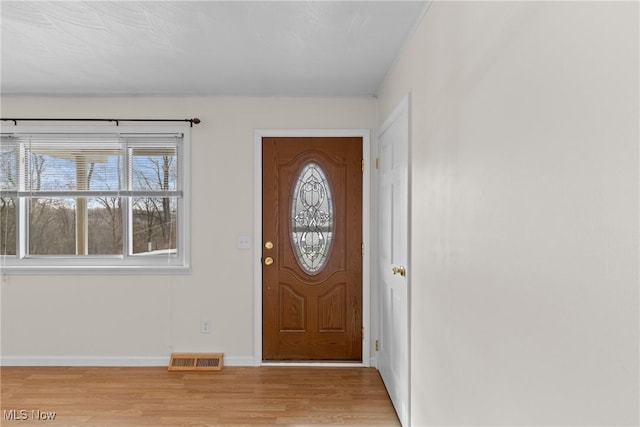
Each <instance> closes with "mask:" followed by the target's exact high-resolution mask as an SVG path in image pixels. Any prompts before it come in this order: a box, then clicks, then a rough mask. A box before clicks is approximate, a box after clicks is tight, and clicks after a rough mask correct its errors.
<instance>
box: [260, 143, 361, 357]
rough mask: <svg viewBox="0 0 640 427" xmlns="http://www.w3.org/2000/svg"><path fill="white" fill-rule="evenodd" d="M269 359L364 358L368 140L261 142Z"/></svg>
mask: <svg viewBox="0 0 640 427" xmlns="http://www.w3.org/2000/svg"><path fill="white" fill-rule="evenodd" d="M262 150H263V151H262V171H263V175H262V200H263V202H262V218H263V219H262V237H263V239H262V356H263V359H264V360H333V361H336V360H344V361H361V360H362V242H363V241H362V138H359V137H339V138H334V137H331V138H316V137H313V138H289V137H287V138H263V139H262Z"/></svg>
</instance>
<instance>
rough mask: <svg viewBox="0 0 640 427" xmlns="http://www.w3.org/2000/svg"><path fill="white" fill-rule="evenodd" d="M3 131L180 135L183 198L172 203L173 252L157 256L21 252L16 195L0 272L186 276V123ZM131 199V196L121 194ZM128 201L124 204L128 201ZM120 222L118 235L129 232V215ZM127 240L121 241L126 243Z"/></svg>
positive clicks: (22, 221) (22, 223) (24, 230)
mask: <svg viewBox="0 0 640 427" xmlns="http://www.w3.org/2000/svg"><path fill="white" fill-rule="evenodd" d="M1 131H2V133H16V134H30V133H31V134H34V133H50V134H52V133H63V134H74V133H78V134H90V133H100V134H105V133H115V134H172V133H173V134H179V133H182V134H183V135H184V138H183V141H182V143H181V144H180V145H179V147H178V155H177V161H178V165H177V166H178V168H179V170H180V171H181V172H180V175H179V176H180V178H179V179H180V180H181V185H180V184H179V185H180V186H181V190H182V197H178V201H177V212H178V215H177V225H176V227H177V230H176V232H177V233H176V234H177V238H176V248H177V250H176V254H157V255H149V254H144V255H139V254H138V255H128V254H127V253H123V254H122V255H68V256H67V255H47V256H35V255H32V256H26V254H25V250H24V248H25V247H26V242H27V241H28V240H27V239H28V218H27V211H26V203H27V198H25V197H22V198H20V197H18V201H17V213H16V239H17V240H18V248H17V251H16V252H17V253H16V255H0V270H1V271H2V274H56V273H58V274H74V273H77V274H94V273H95V274H102V273H105V274H113V273H122V274H189V273H190V272H191V174H190V169H191V168H190V164H191V128H190V126H189V125H187V124H184V125H182V124H181V125H175V124H167V125H164V124H163V125H136V126H126V125H120V126H114V125H97V126H73V125H60V126H22V125H14V126H10V125H4V124H3V125H2V127H1ZM125 198H126V199H130V197H125ZM126 204H127V205H128V204H129V202H128V201H127V202H126ZM126 219H127V221H125V222H129V223H128V224H123V231H122V233H123V239H126V240H127V242H128V241H129V239H130V235H131V224H130V221H131V217H130V216H129V214H127V216H126ZM128 246H129V243H127V244H126V247H128Z"/></svg>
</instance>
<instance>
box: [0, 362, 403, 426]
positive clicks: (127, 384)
mask: <svg viewBox="0 0 640 427" xmlns="http://www.w3.org/2000/svg"><path fill="white" fill-rule="evenodd" d="M0 380H1V383H0V390H1V394H0V408H1V409H2V418H0V425H2V426H14V425H15V426H32V425H33V426H47V427H48V426H51V427H54V426H65V427H73V426H83V427H84V426H89V427H97V426H104V427H107V426H109V427H110V426H114V427H119V426H132V427H133V426H191V427H196V426H225V425H233V426H238V425H247V426H293V425H327V426H331V425H348V426H398V425H400V424H399V422H398V418H397V416H396V414H395V411H394V409H393V406H392V404H391V401H390V400H389V396H388V395H387V392H386V390H385V388H384V385H383V384H382V380H381V378H380V375H379V374H378V371H376V370H375V369H372V368H371V369H370V368H324V367H317V368H316V367H310V368H306V367H260V368H250V367H226V368H224V369H223V370H222V371H219V372H169V371H167V370H166V368H92V367H2V368H0ZM38 410H39V411H41V414H44V415H41V416H44V417H47V416H49V417H50V413H52V412H54V413H55V419H53V420H51V419H48V420H37V419H35V417H36V416H37V412H35V411H38ZM11 418H13V419H11ZM20 418H26V419H20Z"/></svg>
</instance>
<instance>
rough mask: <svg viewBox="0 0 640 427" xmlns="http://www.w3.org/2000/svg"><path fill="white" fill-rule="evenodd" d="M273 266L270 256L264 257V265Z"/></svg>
mask: <svg viewBox="0 0 640 427" xmlns="http://www.w3.org/2000/svg"><path fill="white" fill-rule="evenodd" d="M271 264H273V258H271V257H270V256H268V257H266V258H265V259H264V265H271Z"/></svg>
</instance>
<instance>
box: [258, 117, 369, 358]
mask: <svg viewBox="0 0 640 427" xmlns="http://www.w3.org/2000/svg"><path fill="white" fill-rule="evenodd" d="M264 137H359V138H362V158H363V159H364V160H365V164H364V172H363V174H362V239H363V240H362V241H363V244H364V252H363V256H362V327H363V328H364V334H363V339H362V362H361V363H314V362H309V363H298V362H295V363H290V362H282V363H280V362H279V363H263V361H262V263H261V261H260V259H261V257H262V138H264ZM370 153H371V141H370V130H369V129H256V130H255V132H254V168H253V171H254V181H253V182H254V186H253V192H254V227H253V230H254V231H253V242H254V245H253V247H254V250H253V258H254V261H253V283H254V293H253V295H254V296H253V307H254V309H253V312H254V321H253V364H254V366H263V365H276V364H277V365H286V366H364V367H369V366H370V348H371V346H370V342H371V251H370V248H371V245H370V238H371V173H370V170H371V168H370V167H369V163H370V159H371V156H370Z"/></svg>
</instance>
